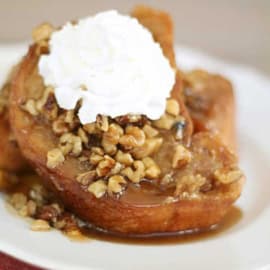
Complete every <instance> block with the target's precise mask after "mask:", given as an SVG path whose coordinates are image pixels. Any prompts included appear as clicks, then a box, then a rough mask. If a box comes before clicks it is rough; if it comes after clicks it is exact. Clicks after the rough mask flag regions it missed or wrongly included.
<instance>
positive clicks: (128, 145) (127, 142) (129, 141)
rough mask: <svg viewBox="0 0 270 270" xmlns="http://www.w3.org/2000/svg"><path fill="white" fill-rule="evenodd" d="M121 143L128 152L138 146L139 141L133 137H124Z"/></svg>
mask: <svg viewBox="0 0 270 270" xmlns="http://www.w3.org/2000/svg"><path fill="white" fill-rule="evenodd" d="M119 143H120V144H121V145H122V146H124V147H125V149H127V150H128V149H132V148H133V147H135V146H137V141H136V139H135V138H134V137H133V136H132V135H123V136H122V137H121V138H120V140H119Z"/></svg>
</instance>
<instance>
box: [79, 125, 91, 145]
mask: <svg viewBox="0 0 270 270" xmlns="http://www.w3.org/2000/svg"><path fill="white" fill-rule="evenodd" d="M78 136H79V137H80V138H81V140H82V142H83V143H84V144H88V141H89V139H88V137H87V135H86V132H85V131H84V130H83V129H82V128H79V129H78Z"/></svg>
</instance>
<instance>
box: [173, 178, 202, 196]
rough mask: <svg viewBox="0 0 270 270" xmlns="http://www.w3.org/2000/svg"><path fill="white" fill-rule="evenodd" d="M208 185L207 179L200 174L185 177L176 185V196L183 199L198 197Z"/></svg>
mask: <svg viewBox="0 0 270 270" xmlns="http://www.w3.org/2000/svg"><path fill="white" fill-rule="evenodd" d="M205 183H206V178H205V177H203V176H202V175H200V174H197V175H186V176H183V177H182V178H181V179H180V180H179V181H177V184H176V190H175V195H176V196H180V197H182V198H189V197H192V196H196V195H197V194H198V193H199V191H200V188H201V187H202V186H203V185H204V184H205Z"/></svg>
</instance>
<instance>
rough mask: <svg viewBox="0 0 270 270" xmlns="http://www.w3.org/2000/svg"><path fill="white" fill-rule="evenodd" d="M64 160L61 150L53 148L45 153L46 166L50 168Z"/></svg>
mask: <svg viewBox="0 0 270 270" xmlns="http://www.w3.org/2000/svg"><path fill="white" fill-rule="evenodd" d="M64 161H65V157H64V155H63V153H62V151H61V150H60V149H58V148H54V149H52V150H50V151H49V152H48V153H47V167H48V168H50V169H54V168H56V167H57V166H58V165H60V164H61V163H63V162H64Z"/></svg>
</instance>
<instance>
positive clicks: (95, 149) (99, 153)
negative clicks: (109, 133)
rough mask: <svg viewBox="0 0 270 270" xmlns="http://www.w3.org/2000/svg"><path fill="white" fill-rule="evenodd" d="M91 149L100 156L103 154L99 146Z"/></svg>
mask: <svg viewBox="0 0 270 270" xmlns="http://www.w3.org/2000/svg"><path fill="white" fill-rule="evenodd" d="M91 150H92V152H93V153H96V154H98V155H100V156H103V155H104V151H103V150H102V148H100V147H92V148H91Z"/></svg>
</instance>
